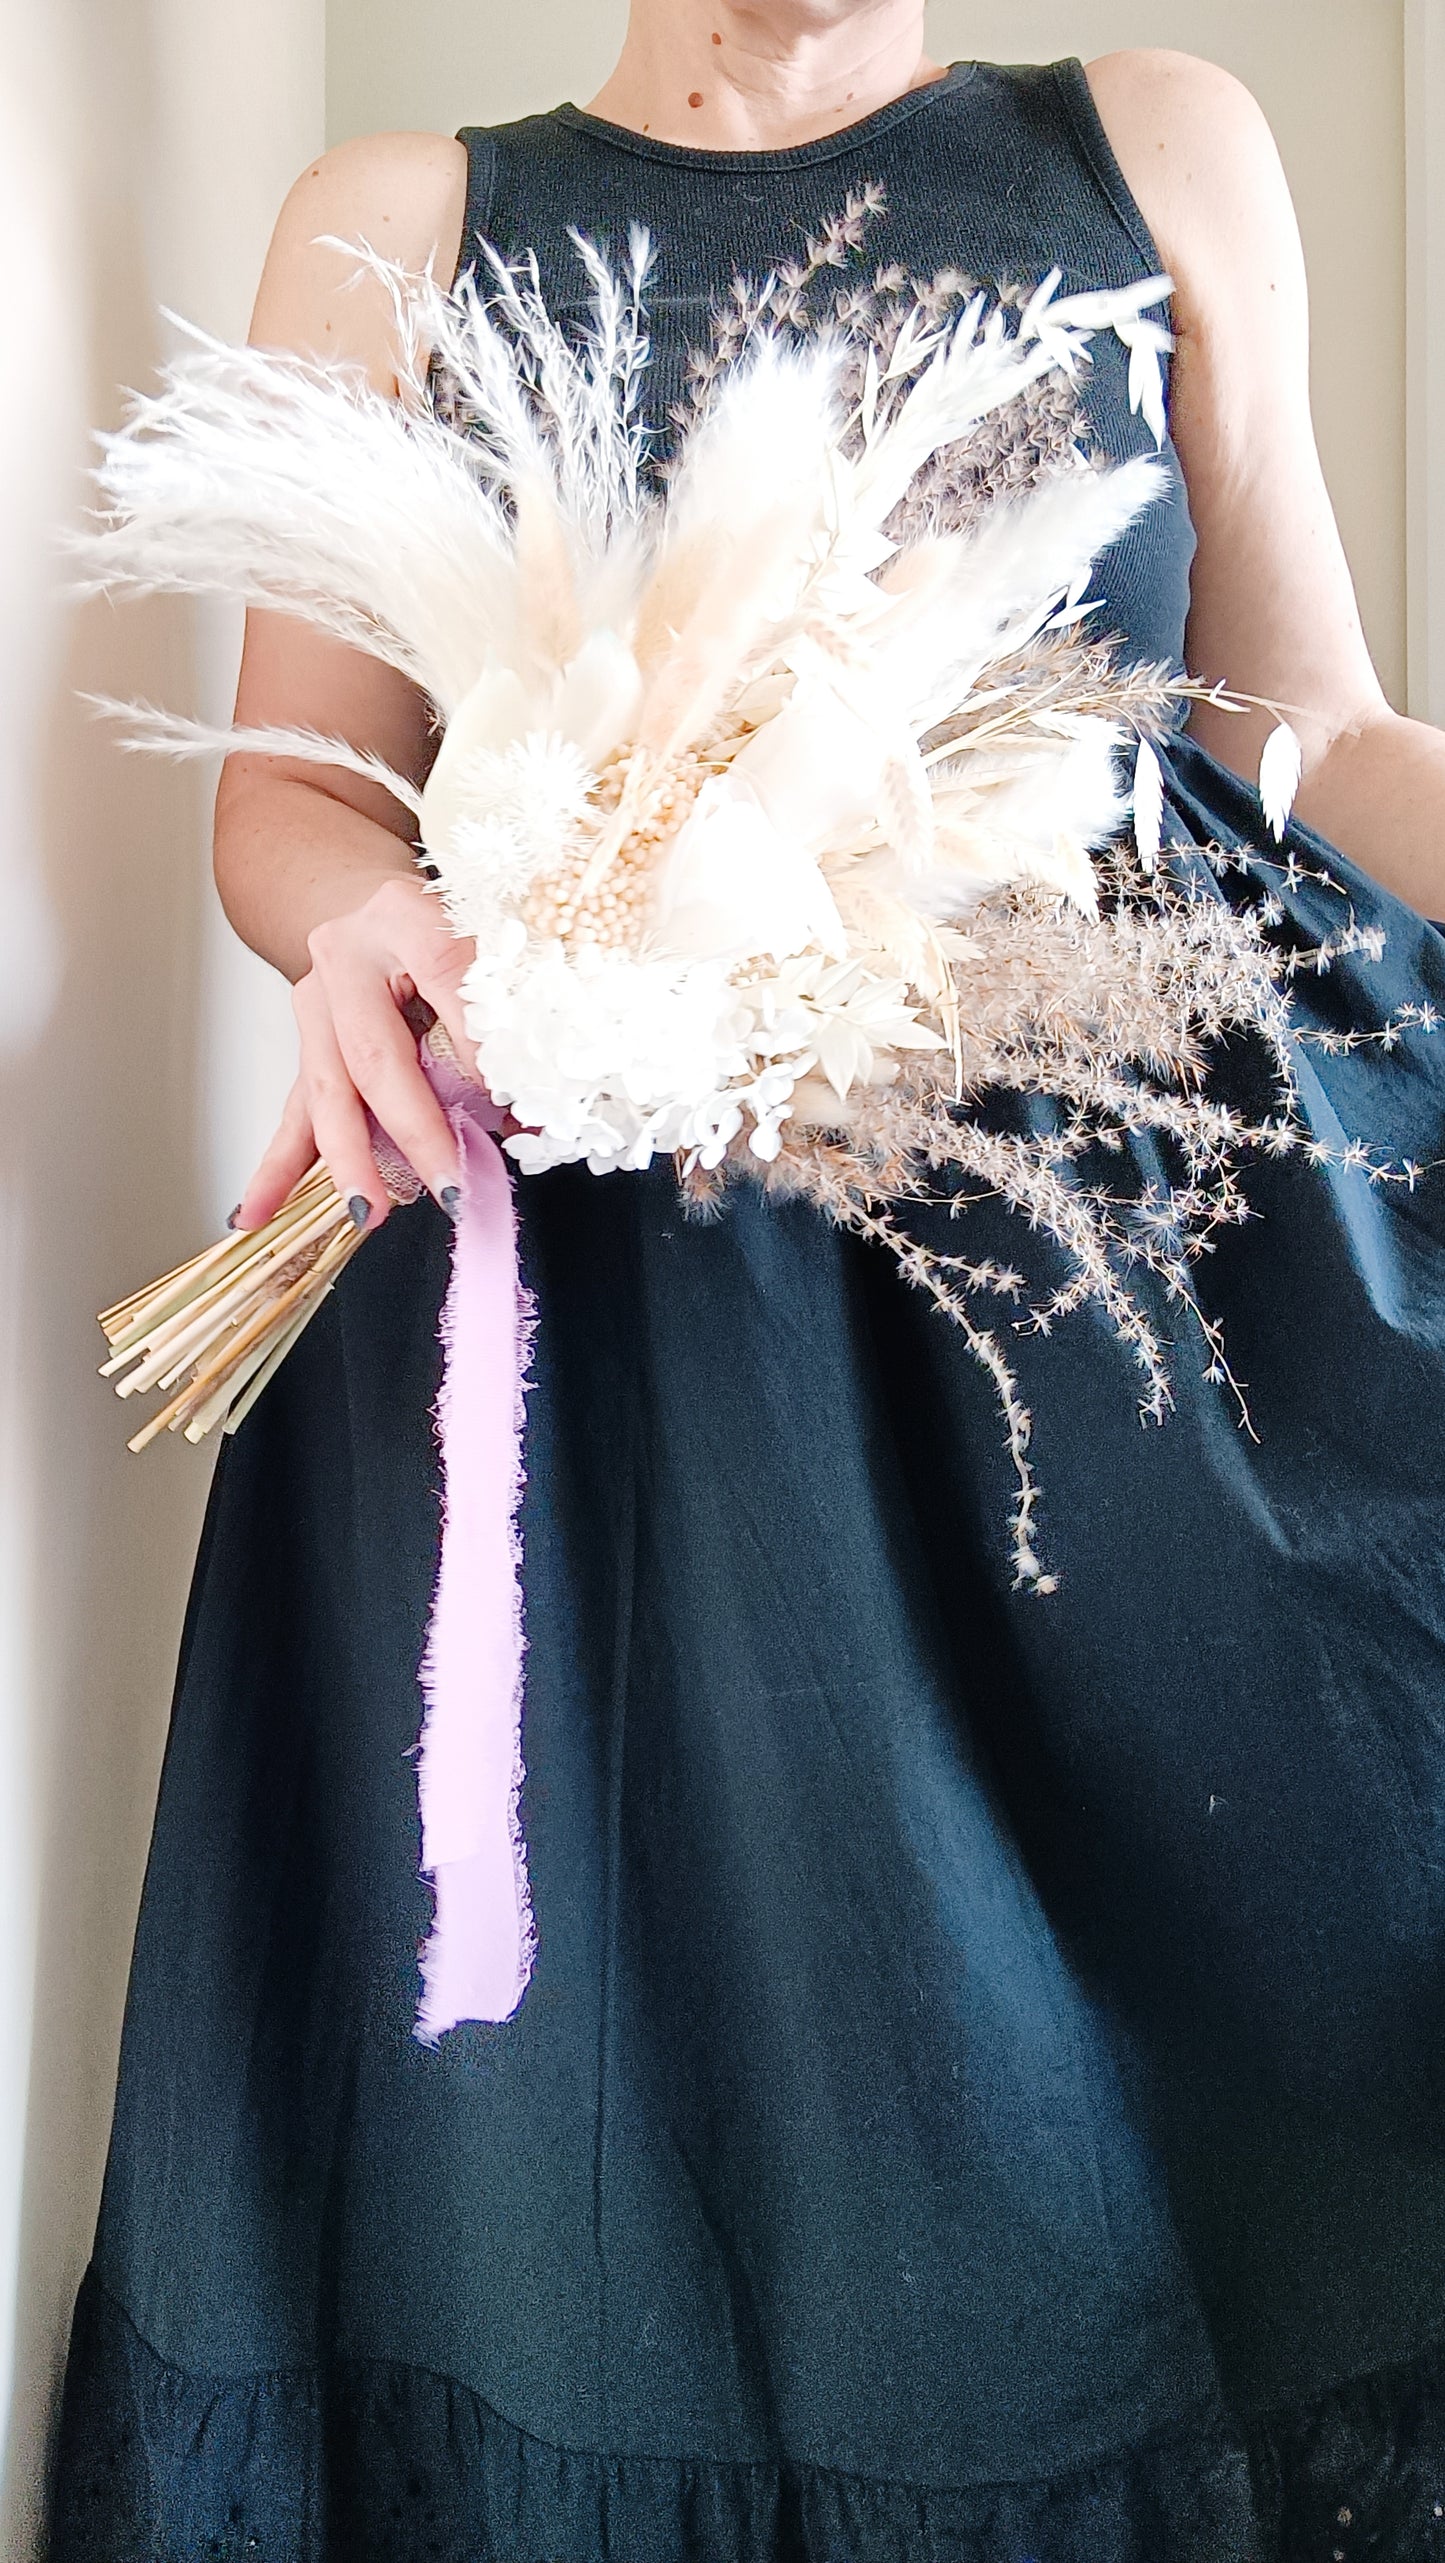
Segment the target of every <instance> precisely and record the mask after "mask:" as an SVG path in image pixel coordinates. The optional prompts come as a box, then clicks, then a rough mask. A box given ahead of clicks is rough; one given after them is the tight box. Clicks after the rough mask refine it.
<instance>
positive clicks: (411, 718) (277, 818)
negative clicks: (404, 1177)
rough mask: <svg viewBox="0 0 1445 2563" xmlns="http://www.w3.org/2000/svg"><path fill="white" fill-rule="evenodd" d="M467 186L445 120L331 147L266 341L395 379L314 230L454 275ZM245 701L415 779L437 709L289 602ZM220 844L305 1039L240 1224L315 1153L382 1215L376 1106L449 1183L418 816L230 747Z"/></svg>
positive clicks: (438, 1179)
mask: <svg viewBox="0 0 1445 2563" xmlns="http://www.w3.org/2000/svg"><path fill="white" fill-rule="evenodd" d="M465 200H466V154H465V152H464V151H463V150H462V148H461V146H460V145H459V144H457V143H452V142H446V141H444V140H442V139H440V138H439V137H437V136H435V135H431V134H390V135H381V136H379V137H377V138H375V139H374V140H369V141H366V142H360V143H348V144H345V145H343V146H342V147H341V148H340V149H339V150H336V151H333V152H329V153H328V154H327V155H326V157H325V158H324V159H323V160H320V161H318V162H316V164H315V165H314V166H313V167H312V168H311V169H308V170H307V171H306V172H305V174H304V175H303V176H302V177H301V178H299V179H298V180H297V182H296V185H295V186H294V187H293V188H292V190H291V193H290V195H289V196H288V198H287V200H286V204H285V206H284V208H283V209H282V213H281V217H280V220H279V222H278V223H277V226H276V233H275V238H274V240H273V242H272V245H271V251H270V255H269V257H268V259H267V262H266V268H265V273H264V276H263V278H262V282H261V290H260V294H259V296H258V298H257V303H256V312H255V319H254V322H253V324H252V331H251V335H252V339H253V341H254V342H255V343H256V344H258V345H261V346H267V347H285V348H291V349H295V350H296V351H298V352H299V353H302V354H306V355H319V356H323V357H325V358H327V359H328V360H331V359H338V360H341V361H343V362H348V363H352V364H356V365H359V366H361V367H362V368H363V369H364V371H365V372H366V374H367V376H368V378H369V380H370V381H371V382H372V383H373V384H374V385H375V387H376V388H377V389H378V390H380V391H383V392H386V393H389V394H391V395H393V396H394V395H395V393H396V389H397V382H396V371H395V354H396V351H395V348H394V344H393V339H392V330H391V316H390V311H389V307H388V305H387V302H386V297H385V295H384V293H383V292H382V290H381V289H380V287H379V286H378V285H377V284H376V282H375V281H374V280H372V279H369V278H367V277H365V276H363V277H361V278H360V279H359V280H358V279H357V278H356V277H355V275H354V272H353V270H352V268H351V267H350V266H349V264H348V261H347V260H346V258H345V257H344V255H342V254H341V253H339V252H338V251H336V250H335V249H328V248H324V247H322V246H321V245H320V236H322V235H325V234H331V235H334V236H335V237H337V238H339V239H341V240H347V241H351V240H358V241H359V240H364V241H367V242H369V243H370V245H371V246H372V247H373V248H375V249H378V250H381V251H383V252H384V253H385V254H386V255H387V256H389V257H391V258H395V259H397V260H398V261H400V263H401V264H403V265H404V266H406V267H410V268H418V269H419V268H422V267H424V266H425V265H426V263H427V261H428V259H432V260H434V262H435V265H436V268H437V271H438V272H439V273H443V274H445V275H446V276H448V277H449V276H450V275H451V273H452V270H453V268H454V267H455V265H456V260H457V253H458V249H459V246H460V241H461V231H462V220H463V212H464V207H465ZM236 712H237V719H238V720H240V721H244V722H246V723H248V724H258V723H282V724H285V725H286V726H288V727H292V728H294V727H298V726H300V727H308V728H315V729H318V730H322V731H324V732H326V733H327V734H329V735H331V736H340V737H343V738H345V739H347V740H349V741H350V742H351V744H352V745H353V746H357V747H367V748H372V749H374V750H375V751H376V752H377V753H378V754H379V755H380V756H381V757H382V758H383V759H384V760H385V761H386V763H387V764H389V765H390V766H392V767H393V768H394V769H395V770H396V771H397V772H398V773H405V774H409V775H412V776H414V777H415V778H416V779H418V780H420V779H421V777H422V776H423V775H424V773H425V771H426V766H427V763H428V759H429V756H430V753H431V744H432V743H431V739H430V735H429V728H428V718H427V709H426V705H425V704H424V702H423V701H422V698H421V697H420V695H419V694H418V693H417V692H416V690H415V689H414V688H413V687H412V686H409V685H408V684H407V683H406V681H405V680H404V679H403V678H402V677H399V676H397V675H396V674H395V673H394V672H393V671H392V670H391V669H389V668H384V667H382V666H381V665H380V664H379V663H378V662H377V661H376V660H374V659H370V658H367V657H366V656H365V655H364V654H363V653H361V652H359V651H355V650H350V649H347V648H346V647H345V646H344V645H343V644H342V643H340V642H338V641H332V640H329V639H327V638H326V637H325V636H324V635H321V634H318V633H316V632H314V631H312V630H311V629H310V628H309V627H308V626H307V625H305V624H304V623H302V622H301V621H299V620H298V619H295V618H293V617H291V616H289V615H283V614H271V613H263V614H255V613H253V614H251V615H250V616H248V618H247V626H246V646H245V651H244V655H243V658H242V664H241V680H240V688H239V693H238V697H237V706H236ZM215 860H216V880H217V884H218V886H219V889H220V893H221V898H222V902H223V904H224V906H225V909H226V913H227V915H228V916H229V918H230V920H231V922H232V924H233V925H234V926H235V928H236V930H237V932H238V933H239V934H240V935H242V936H243V937H244V939H245V941H246V942H247V943H249V944H250V945H251V946H252V949H253V950H254V951H257V952H259V953H261V954H262V955H263V956H264V957H265V959H267V960H268V961H272V962H274V963H275V965H276V967H277V968H278V969H280V970H283V971H284V972H285V973H286V975H287V977H288V978H290V979H291V980H293V981H294V983H295V1000H294V1001H295V1008H296V1018H297V1024H298V1028H299V1031H300V1037H301V1070H300V1075H299V1077H298V1080H297V1084H296V1087H295V1089H294V1091H293V1093H292V1096H291V1099H290V1102H289V1104H288V1106H287V1110H286V1115H285V1119H284V1121H283V1123H282V1126H281V1129H280V1131H279V1132H278V1134H277V1137H276V1139H275V1141H274V1142H273V1144H272V1146H271V1148H270V1149H269V1150H268V1151H267V1154H266V1157H265V1158H264V1160H263V1161H262V1164H261V1166H260V1167H259V1169H258V1170H257V1173H256V1175H255V1176H254V1177H253V1179H252V1181H251V1183H250V1184H249V1185H248V1187H247V1190H246V1192H245V1194H244V1196H243V1198H242V1201H241V1203H240V1206H239V1211H238V1214H237V1215H238V1223H239V1224H241V1225H245V1226H250V1225H254V1224H255V1223H256V1222H258V1221H260V1220H262V1219H264V1218H266V1217H267V1216H268V1214H269V1213H270V1211H271V1210H273V1209H274V1208H275V1207H276V1205H277V1203H278V1202H279V1201H281V1200H282V1199H283V1198H284V1196H285V1194H286V1192H287V1191H288V1190H289V1188H290V1186H291V1185H292V1183H293V1182H294V1181H295V1180H296V1178H297V1176H298V1175H300V1174H302V1173H304V1171H305V1169H306V1168H307V1167H308V1166H309V1165H310V1164H311V1162H312V1159H313V1158H314V1156H315V1155H316V1154H317V1153H318V1152H319V1153H320V1154H321V1155H322V1156H323V1157H324V1158H325V1159H326V1162H327V1165H328V1167H329V1168H330V1171H331V1174H332V1176H333V1179H334V1180H335V1182H336V1185H337V1188H338V1190H339V1191H340V1192H341V1193H342V1194H343V1195H344V1196H345V1197H346V1198H347V1199H349V1200H351V1201H352V1203H353V1205H354V1207H353V1216H354V1217H356V1218H357V1220H358V1222H359V1223H361V1224H364V1223H365V1221H367V1220H370V1221H379V1220H380V1219H382V1218H384V1217H385V1215H386V1208H387V1197H386V1190H385V1187H384V1185H383V1184H382V1182H381V1179H380V1177H379V1175H378V1173H377V1170H376V1164H375V1160H374V1158H373V1156H372V1153H371V1148H370V1143H369V1140H368V1136H367V1127H366V1120H365V1112H364V1106H365V1105H368V1104H369V1105H370V1107H371V1109H372V1110H373V1111H374V1112H375V1114H376V1116H377V1118H378V1120H379V1121H380V1122H381V1123H382V1124H383V1126H384V1127H385V1128H386V1129H387V1130H388V1131H389V1132H390V1133H391V1135H392V1137H393V1138H394V1139H395V1140H396V1142H397V1145H398V1146H399V1147H401V1148H403V1149H404V1150H405V1152H406V1154H407V1156H408V1157H409V1158H410V1159H411V1162H412V1163H413V1164H414V1165H415V1167H416V1169H417V1172H418V1173H419V1174H420V1175H421V1177H422V1178H423V1180H424V1181H425V1182H426V1183H427V1184H428V1185H429V1186H430V1187H431V1189H432V1191H433V1192H434V1193H435V1194H436V1195H437V1197H438V1198H439V1199H440V1198H441V1197H442V1196H443V1195H445V1194H446V1193H447V1192H448V1190H449V1188H450V1187H451V1186H452V1185H453V1184H454V1183H455V1181H456V1149H455V1146H454V1143H453V1140H452V1136H451V1132H450V1130H449V1129H448V1127H447V1124H446V1121H445V1119H444V1117H443V1115H442V1113H441V1111H440V1109H439V1107H438V1106H437V1104H436V1102H435V1100H434V1098H433V1096H432V1094H431V1090H430V1088H429V1087H428V1085H427V1083H426V1080H425V1078H424V1077H423V1076H422V1074H421V1071H420V1069H419V1067H418V1065H417V1061H416V1049H415V1043H414V1041H413V1039H412V1036H411V1034H410V1033H409V1031H408V1029H407V1026H406V1023H405V1021H404V1019H403V1016H402V1014H401V1011H400V1009H401V1007H402V1005H404V1004H405V1003H406V1002H407V1001H408V999H409V998H410V997H411V996H412V995H413V994H420V995H421V996H423V997H425V998H426V1000H427V1001H428V1003H429V1004H430V1005H432V1006H433V1007H434V1008H435V1009H436V1011H437V1013H438V1014H439V1015H440V1016H441V1017H442V1019H443V1021H444V1022H445V1023H446V1024H447V1027H448V1029H449V1031H450V1032H451V1033H452V1035H453V1038H454V1039H455V1040H456V1041H457V1043H458V1046H459V1048H461V1049H462V1052H463V1055H464V1056H466V1057H470V1049H469V1046H468V1045H467V1044H466V1040H465V1032H464V1028H463V1025H462V1021H461V1011H460V1005H459V1001H458V987H459V982H460V979H461V976H462V973H463V971H464V969H465V967H466V963H467V960H468V958H469V952H468V948H467V947H466V946H465V945H464V944H461V943H459V942H458V941H457V940H456V939H455V938H454V937H453V936H451V935H450V934H449V933H448V932H447V931H446V929H445V927H444V926H443V924H442V922H441V920H440V917H439V915H438V911H437V907H436V903H435V901H434V900H433V899H432V898H430V897H429V896H428V894H427V892H426V890H425V889H424V888H423V886H422V884H421V882H420V880H419V878H418V876H417V874H416V871H415V868H414V865H413V861H412V821H411V818H410V815H409V814H408V813H407V812H406V811H404V810H403V809H402V808H401V807H400V806H399V805H398V803H396V802H395V801H393V800H392V798H391V796H390V794H389V793H386V792H384V791H382V790H381V789H380V788H379V787H378V786H376V785H372V784H368V783H366V782H365V781H363V780H361V779H360V778H358V777H356V776H353V775H349V774H346V773H343V772H340V771H338V770H334V769H331V768H327V767H316V766H308V765H303V764H299V763H293V762H292V761H291V760H289V759H287V758H285V757H258V756H239V755H238V756H233V757H230V758H228V759H227V761H226V765H225V767H224V769H223V771H222V776H221V784H220V790H219V793H218V795H217V801H216V835H215Z"/></svg>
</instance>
